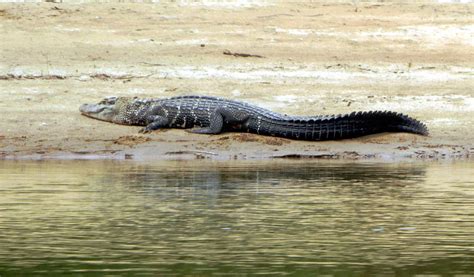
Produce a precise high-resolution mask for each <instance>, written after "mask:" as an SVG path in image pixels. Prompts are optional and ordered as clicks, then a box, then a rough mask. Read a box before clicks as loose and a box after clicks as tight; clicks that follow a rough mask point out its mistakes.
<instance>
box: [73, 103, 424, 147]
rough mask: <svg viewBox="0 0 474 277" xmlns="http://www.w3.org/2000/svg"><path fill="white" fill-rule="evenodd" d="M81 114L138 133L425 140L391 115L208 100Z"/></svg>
mask: <svg viewBox="0 0 474 277" xmlns="http://www.w3.org/2000/svg"><path fill="white" fill-rule="evenodd" d="M80 111H81V113H82V114H83V115H85V116H88V117H92V118H95V119H99V120H103V121H108V122H113V123H118V124H125V125H138V126H145V127H144V128H143V129H141V131H140V132H144V133H147V132H151V131H153V130H157V129H161V128H194V127H197V128H194V129H191V130H190V132H193V133H198V134H219V133H221V132H229V131H230V132H249V133H255V134H260V135H268V136H277V137H283V138H289V139H299V140H336V139H347V138H354V137H360V136H364V135H370V134H375V133H382V132H408V133H414V134H420V135H428V129H427V128H426V126H425V125H424V124H423V123H421V122H420V121H418V120H416V119H413V118H411V117H408V116H406V115H403V114H401V113H396V112H391V111H368V112H353V113H350V114H343V115H316V116H289V115H283V114H279V113H276V112H272V111H270V110H267V109H264V108H261V107H258V106H254V105H251V104H247V103H243V102H239V101H234V100H228V99H223V98H217V97H211V96H194V95H192V96H177V97H171V98H164V99H140V98H136V97H135V98H132V97H109V98H105V99H104V100H102V101H100V102H99V103H98V104H84V105H82V106H81V107H80Z"/></svg>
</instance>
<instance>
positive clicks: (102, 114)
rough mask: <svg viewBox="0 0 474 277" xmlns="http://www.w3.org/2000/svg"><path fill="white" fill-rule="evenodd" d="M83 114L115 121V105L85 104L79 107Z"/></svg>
mask: <svg viewBox="0 0 474 277" xmlns="http://www.w3.org/2000/svg"><path fill="white" fill-rule="evenodd" d="M79 111H80V112H81V113H82V115H85V116H88V117H92V118H95V119H99V120H103V121H108V122H113V120H114V105H110V104H102V103H99V104H83V105H81V107H80V108H79Z"/></svg>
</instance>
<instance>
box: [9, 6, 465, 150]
mask: <svg viewBox="0 0 474 277" xmlns="http://www.w3.org/2000/svg"><path fill="white" fill-rule="evenodd" d="M472 9H473V5H472V4H463V5H458V4H447V5H441V4H380V3H377V4H363V5H359V6H358V7H357V10H356V9H355V8H354V6H352V5H349V4H331V5H329V4H317V3H314V4H274V5H261V6H250V7H239V6H237V7H236V6H232V5H231V6H214V7H206V6H203V5H193V6H178V5H176V6H172V5H160V4H121V5H112V4H87V5H70V4H52V3H43V4H0V28H1V32H2V43H1V44H0V52H1V53H2V55H0V84H1V85H0V96H1V97H0V110H1V118H2V119H1V121H0V157H1V158H133V159H168V158H171V159H174V158H203V157H204V158H216V159H234V158H238V159H240V158H247V159H249V158H269V157H301V156H309V157H329V158H334V157H342V158H374V157H375V158H383V159H400V158H417V157H418V158H466V157H468V156H470V155H472V154H473V153H474V134H473V132H472V130H471V128H472V126H474V93H473V90H472V88H473V87H474V78H473V75H474V73H473V63H474V56H473V54H472V53H473V51H472V50H473V46H474V43H473V37H474V27H473V26H474V20H473V18H472ZM226 50H228V51H230V52H232V53H248V54H254V55H260V56H263V57H261V58H260V57H239V56H233V55H225V54H224V52H225V51H226ZM228 51H227V52H228ZM191 93H192V94H207V95H214V96H222V97H228V98H233V99H237V100H242V101H248V102H251V103H253V104H257V105H260V106H263V107H266V108H269V109H272V110H275V111H278V112H282V113H287V114H301V115H310V114H320V113H346V112H350V111H355V110H372V109H381V110H395V111H399V112H403V113H407V114H409V115H411V116H413V117H416V118H418V119H419V120H421V121H423V122H425V123H426V124H427V125H428V126H429V128H430V132H431V135H430V137H420V136H414V135H409V134H382V135H376V136H370V137H365V138H360V139H354V140H344V141H336V142H301V141H290V140H286V139H280V138H268V137H260V136H255V135H249V134H222V135H219V136H202V135H201V136H200V135H191V134H188V133H185V132H183V131H181V130H168V131H159V132H155V133H153V134H148V135H141V134H138V133H137V131H138V128H137V127H127V126H118V125H113V124H107V123H104V122H99V121H94V120H91V119H88V118H85V117H82V116H81V115H80V114H79V112H78V107H79V105H80V104H81V103H85V102H95V101H98V100H99V99H101V98H102V97H104V96H108V95H134V96H139V97H167V96H174V95H182V94H191Z"/></svg>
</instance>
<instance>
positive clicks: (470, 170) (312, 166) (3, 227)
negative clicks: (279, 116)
mask: <svg viewBox="0 0 474 277" xmlns="http://www.w3.org/2000/svg"><path fill="white" fill-rule="evenodd" d="M20 273H21V274H23V275H24V274H32V275H40V274H48V275H50V274H54V273H56V274H58V275H62V274H64V273H73V274H91V273H96V274H97V275H102V274H110V275H130V274H138V273H140V274H144V275H146V274H149V275H168V274H169V275H174V274H176V275H211V274H218V275H226V274H230V275H232V274H235V273H240V274H264V275H280V274H281V275H283V274H296V275H298V274H301V275H309V274H312V275H317V274H319V275H323V274H326V275H329V276H369V275H389V276H390V275H396V276H412V275H416V274H430V275H434V276H456V275H459V276H463V275H466V274H474V163H472V162H449V163H405V164H377V163H364V164H360V163H336V162H327V161H323V162H317V161H312V160H306V161H294V162H288V161H275V162H208V161H192V162H191V161H188V162H186V161H181V162H178V161H166V162H157V163H136V162H114V161H49V162H46V161H41V162H34V161H27V162H25V161H0V275H1V276H4V275H17V274H20ZM469 276H472V275H469Z"/></svg>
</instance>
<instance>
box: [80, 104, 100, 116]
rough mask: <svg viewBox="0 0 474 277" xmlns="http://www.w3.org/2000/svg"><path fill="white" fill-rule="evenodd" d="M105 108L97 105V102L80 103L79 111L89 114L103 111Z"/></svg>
mask: <svg viewBox="0 0 474 277" xmlns="http://www.w3.org/2000/svg"><path fill="white" fill-rule="evenodd" d="M104 108H105V106H104V105H98V104H82V105H81V106H80V107H79V111H80V112H81V113H82V114H91V113H100V112H101V111H103V110H104Z"/></svg>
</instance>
